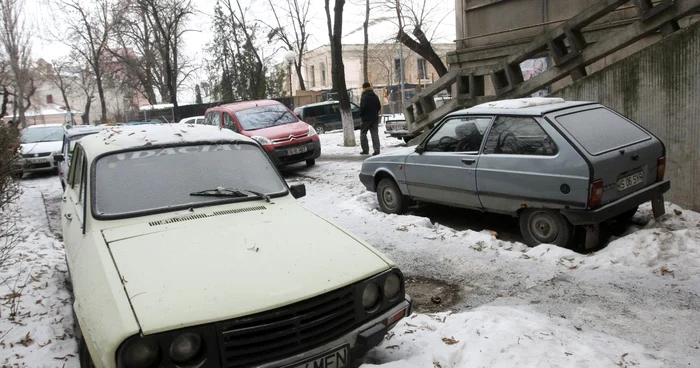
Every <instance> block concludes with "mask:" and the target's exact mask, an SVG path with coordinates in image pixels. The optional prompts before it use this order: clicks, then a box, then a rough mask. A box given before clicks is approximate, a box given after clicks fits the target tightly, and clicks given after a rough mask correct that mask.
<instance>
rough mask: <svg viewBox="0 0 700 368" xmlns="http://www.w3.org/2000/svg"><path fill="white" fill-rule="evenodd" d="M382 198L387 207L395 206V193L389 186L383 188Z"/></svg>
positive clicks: (392, 207)
mask: <svg viewBox="0 0 700 368" xmlns="http://www.w3.org/2000/svg"><path fill="white" fill-rule="evenodd" d="M382 199H383V200H384V205H385V206H386V207H387V208H390V209H394V207H396V203H395V200H396V195H395V193H394V191H393V190H391V188H384V190H383V191H382Z"/></svg>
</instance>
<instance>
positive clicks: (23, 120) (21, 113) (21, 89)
mask: <svg viewBox="0 0 700 368" xmlns="http://www.w3.org/2000/svg"><path fill="white" fill-rule="evenodd" d="M18 82H19V83H17V95H16V96H15V102H17V101H19V104H18V105H19V106H18V109H19V121H20V122H21V124H22V128H24V127H26V126H27V119H26V118H25V116H24V109H25V107H24V82H25V80H24V76H22V77H21V78H18Z"/></svg>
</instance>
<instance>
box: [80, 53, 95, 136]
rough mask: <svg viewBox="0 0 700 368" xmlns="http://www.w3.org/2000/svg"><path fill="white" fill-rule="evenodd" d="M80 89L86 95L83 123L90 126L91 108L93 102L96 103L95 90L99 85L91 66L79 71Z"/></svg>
mask: <svg viewBox="0 0 700 368" xmlns="http://www.w3.org/2000/svg"><path fill="white" fill-rule="evenodd" d="M78 77H79V78H78V88H79V89H80V90H81V91H82V92H83V94H84V95H85V105H84V106H83V115H82V117H81V118H82V121H83V125H89V124H90V108H91V107H92V102H93V101H95V89H96V85H97V80H96V79H95V76H94V75H93V74H92V68H91V67H90V65H86V67H85V68H81V69H80V70H78Z"/></svg>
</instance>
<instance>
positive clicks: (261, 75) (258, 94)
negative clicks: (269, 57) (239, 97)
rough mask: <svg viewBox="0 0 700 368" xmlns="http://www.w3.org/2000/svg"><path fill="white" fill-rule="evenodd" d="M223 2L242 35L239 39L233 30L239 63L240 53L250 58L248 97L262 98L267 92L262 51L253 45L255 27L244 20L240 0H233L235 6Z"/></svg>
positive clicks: (233, 23) (234, 25)
mask: <svg viewBox="0 0 700 368" xmlns="http://www.w3.org/2000/svg"><path fill="white" fill-rule="evenodd" d="M223 4H224V7H225V8H226V9H227V10H228V15H229V17H230V20H231V24H232V26H233V28H234V29H235V28H236V25H238V28H240V31H241V33H242V35H243V39H239V36H238V32H233V37H234V42H235V46H236V49H237V52H236V54H237V57H238V61H239V64H240V62H241V61H244V60H242V59H241V56H242V55H246V54H247V55H250V59H251V60H249V62H248V63H247V64H248V65H249V66H248V68H249V70H250V76H249V78H248V83H249V85H248V89H249V90H250V91H251V92H250V94H251V96H250V97H253V98H264V97H265V94H266V92H267V91H266V89H267V88H266V86H265V83H266V82H267V78H266V76H265V62H264V58H263V56H262V52H261V50H260V49H259V48H258V47H256V45H255V33H256V31H257V27H256V26H255V25H254V24H251V23H248V22H247V21H246V11H244V10H243V7H242V6H241V1H240V0H235V4H236V8H233V6H232V3H231V0H225V1H223ZM239 94H240V93H239Z"/></svg>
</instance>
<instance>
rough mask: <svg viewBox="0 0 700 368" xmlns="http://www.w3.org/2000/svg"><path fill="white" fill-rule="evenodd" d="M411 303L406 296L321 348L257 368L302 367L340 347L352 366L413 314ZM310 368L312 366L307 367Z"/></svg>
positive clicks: (409, 298)
mask: <svg viewBox="0 0 700 368" xmlns="http://www.w3.org/2000/svg"><path fill="white" fill-rule="evenodd" d="M412 308H413V302H412V300H411V297H410V296H408V295H406V299H405V300H404V301H403V302H401V303H399V304H398V305H397V306H395V307H393V308H391V309H389V310H388V311H386V312H384V313H382V314H381V315H378V316H376V317H375V318H374V319H373V320H371V321H369V322H367V323H365V324H363V325H362V326H360V327H358V328H356V329H354V330H352V331H350V332H348V333H347V334H345V335H344V336H342V337H340V338H338V339H336V340H333V341H331V342H328V343H326V344H324V345H322V346H319V347H317V348H315V349H312V350H309V351H306V352H303V353H300V354H297V355H294V356H291V357H288V358H284V359H280V360H276V361H274V362H268V363H265V364H263V365H260V366H258V367H259V368H279V367H295V366H296V365H297V364H298V365H301V366H304V363H305V362H307V361H308V360H309V359H313V358H315V357H318V358H321V357H323V356H324V354H326V353H329V352H332V351H333V350H335V349H337V348H339V347H341V346H347V347H348V354H349V359H348V360H347V363H348V365H347V367H350V366H352V362H353V360H356V359H359V358H362V357H363V356H364V355H365V354H367V352H368V351H369V350H371V349H372V348H374V347H375V346H377V345H379V343H380V342H382V340H383V339H384V336H385V335H386V334H387V333H388V332H389V330H391V329H392V328H394V326H396V323H397V322H398V321H399V320H401V318H405V317H408V316H409V315H411V313H413V309H412ZM401 313H403V316H402V317H400V318H398V319H395V320H393V321H391V322H390V323H389V324H388V325H385V324H384V322H385V321H388V320H390V319H392V318H393V317H395V316H396V315H401ZM308 366H309V367H312V366H313V365H308Z"/></svg>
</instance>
